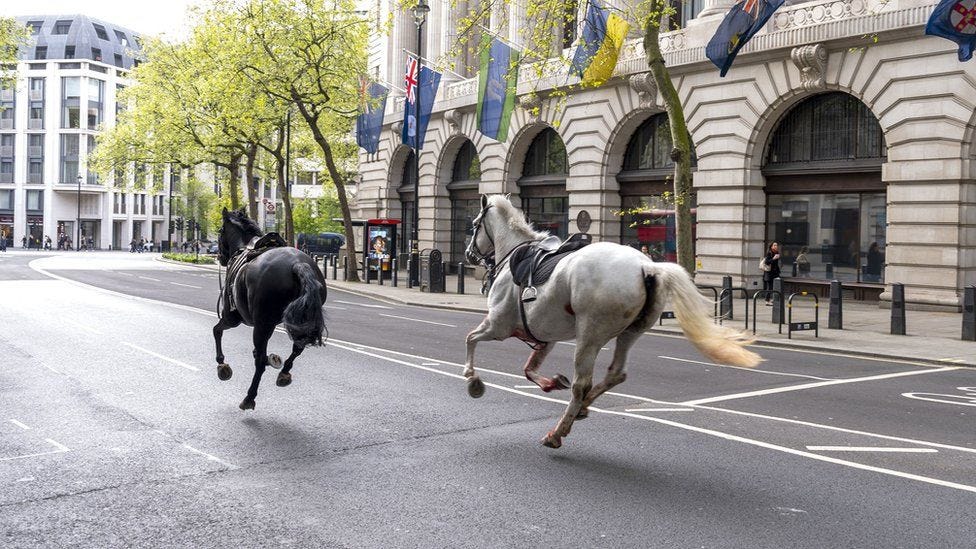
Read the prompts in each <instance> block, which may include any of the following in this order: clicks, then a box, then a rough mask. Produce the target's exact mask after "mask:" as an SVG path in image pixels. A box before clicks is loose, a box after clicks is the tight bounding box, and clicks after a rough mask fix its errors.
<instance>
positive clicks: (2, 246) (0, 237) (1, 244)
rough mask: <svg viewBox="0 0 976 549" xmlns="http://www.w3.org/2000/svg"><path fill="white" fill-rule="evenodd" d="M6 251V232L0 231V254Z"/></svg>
mask: <svg viewBox="0 0 976 549" xmlns="http://www.w3.org/2000/svg"><path fill="white" fill-rule="evenodd" d="M5 251H7V232H6V231H0V252H5Z"/></svg>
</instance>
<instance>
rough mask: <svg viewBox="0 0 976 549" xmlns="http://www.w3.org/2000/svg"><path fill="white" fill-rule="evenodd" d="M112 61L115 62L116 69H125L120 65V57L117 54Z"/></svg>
mask: <svg viewBox="0 0 976 549" xmlns="http://www.w3.org/2000/svg"><path fill="white" fill-rule="evenodd" d="M114 61H115V66H116V67H122V68H125V67H124V66H123V65H122V56H121V55H120V54H118V53H116V54H115V55H114Z"/></svg>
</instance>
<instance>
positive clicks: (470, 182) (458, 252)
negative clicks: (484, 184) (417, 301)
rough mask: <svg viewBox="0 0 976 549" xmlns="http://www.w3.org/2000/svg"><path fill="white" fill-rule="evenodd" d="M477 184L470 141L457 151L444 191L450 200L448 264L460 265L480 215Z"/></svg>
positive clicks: (477, 164) (478, 163)
mask: <svg viewBox="0 0 976 549" xmlns="http://www.w3.org/2000/svg"><path fill="white" fill-rule="evenodd" d="M480 181H481V161H480V160H479V158H478V151H477V149H475V147H474V144H473V143H472V142H471V141H465V142H464V144H463V145H461V148H460V150H458V154H457V157H456V158H455V159H454V167H453V168H452V170H451V182H450V183H448V184H447V191H448V193H449V195H450V198H451V263H452V265H456V264H457V263H458V262H461V261H464V259H465V258H464V249H465V248H466V247H467V244H468V239H469V238H470V236H471V227H472V221H474V218H475V217H477V216H478V213H479V212H480V211H481V196H480V195H479V194H478V183H479V182H480Z"/></svg>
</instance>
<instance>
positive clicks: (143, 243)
mask: <svg viewBox="0 0 976 549" xmlns="http://www.w3.org/2000/svg"><path fill="white" fill-rule="evenodd" d="M145 249H146V239H145V238H140V239H139V247H138V248H136V251H138V252H139V253H142V251H143V250H145Z"/></svg>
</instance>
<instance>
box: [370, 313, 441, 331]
mask: <svg viewBox="0 0 976 549" xmlns="http://www.w3.org/2000/svg"><path fill="white" fill-rule="evenodd" d="M380 316H385V317H387V318H397V319H400V320H411V321H413V322H423V323H424V324H436V325H437V326H447V327H448V328H457V326H455V325H454V324H444V323H443V322H434V321H432V320H421V319H419V318H410V317H408V316H397V315H388V314H383V313H380Z"/></svg>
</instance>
